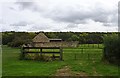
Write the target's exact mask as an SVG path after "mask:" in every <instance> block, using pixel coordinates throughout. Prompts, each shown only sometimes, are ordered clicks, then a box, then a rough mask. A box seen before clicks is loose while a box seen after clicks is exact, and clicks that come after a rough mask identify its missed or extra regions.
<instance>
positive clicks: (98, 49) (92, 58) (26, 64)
mask: <svg viewBox="0 0 120 78" xmlns="http://www.w3.org/2000/svg"><path fill="white" fill-rule="evenodd" d="M102 48H103V45H102V44H100V45H97V44H90V45H88V44H82V45H79V47H77V48H64V49H63V61H59V60H56V61H48V62H43V61H35V60H20V59H19V56H20V49H19V48H11V47H7V46H6V45H3V46H2V61H3V62H2V68H3V70H2V75H3V76H54V75H55V74H56V72H57V70H59V69H61V68H64V67H65V66H68V67H69V69H70V71H71V72H72V74H73V75H74V74H75V73H85V74H86V75H87V76H118V75H119V72H118V66H115V65H112V64H109V63H106V62H103V61H102V56H103V54H102V53H103V49H102Z"/></svg>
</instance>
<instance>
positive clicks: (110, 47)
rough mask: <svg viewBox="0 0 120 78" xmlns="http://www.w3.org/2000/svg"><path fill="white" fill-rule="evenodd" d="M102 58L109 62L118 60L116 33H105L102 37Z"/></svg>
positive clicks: (119, 49) (119, 60)
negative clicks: (103, 48) (103, 49)
mask: <svg viewBox="0 0 120 78" xmlns="http://www.w3.org/2000/svg"><path fill="white" fill-rule="evenodd" d="M104 46H105V51H104V58H105V59H106V60H107V61H109V62H110V63H117V64H118V63H119V62H120V38H119V37H118V34H112V35H105V37H104Z"/></svg>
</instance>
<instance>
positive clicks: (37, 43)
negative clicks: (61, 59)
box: [27, 33, 78, 47]
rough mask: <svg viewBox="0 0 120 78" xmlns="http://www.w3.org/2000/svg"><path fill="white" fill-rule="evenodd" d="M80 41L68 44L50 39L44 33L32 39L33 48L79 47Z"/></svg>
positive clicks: (60, 40)
mask: <svg viewBox="0 0 120 78" xmlns="http://www.w3.org/2000/svg"><path fill="white" fill-rule="evenodd" d="M77 44H78V41H71V42H66V41H62V39H49V38H48V37H47V36H46V35H45V34H44V33H39V34H38V35H37V36H35V37H34V38H33V39H32V42H31V44H28V45H27V46H30V47H31V46H32V47H77Z"/></svg>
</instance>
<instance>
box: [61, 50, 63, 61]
mask: <svg viewBox="0 0 120 78" xmlns="http://www.w3.org/2000/svg"><path fill="white" fill-rule="evenodd" d="M62 58H63V49H62V48H60V60H62Z"/></svg>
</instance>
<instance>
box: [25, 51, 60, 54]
mask: <svg viewBox="0 0 120 78" xmlns="http://www.w3.org/2000/svg"><path fill="white" fill-rule="evenodd" d="M23 53H40V52H29V51H28V52H23ZM44 53H48V54H55V53H60V52H42V54H44Z"/></svg>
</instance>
